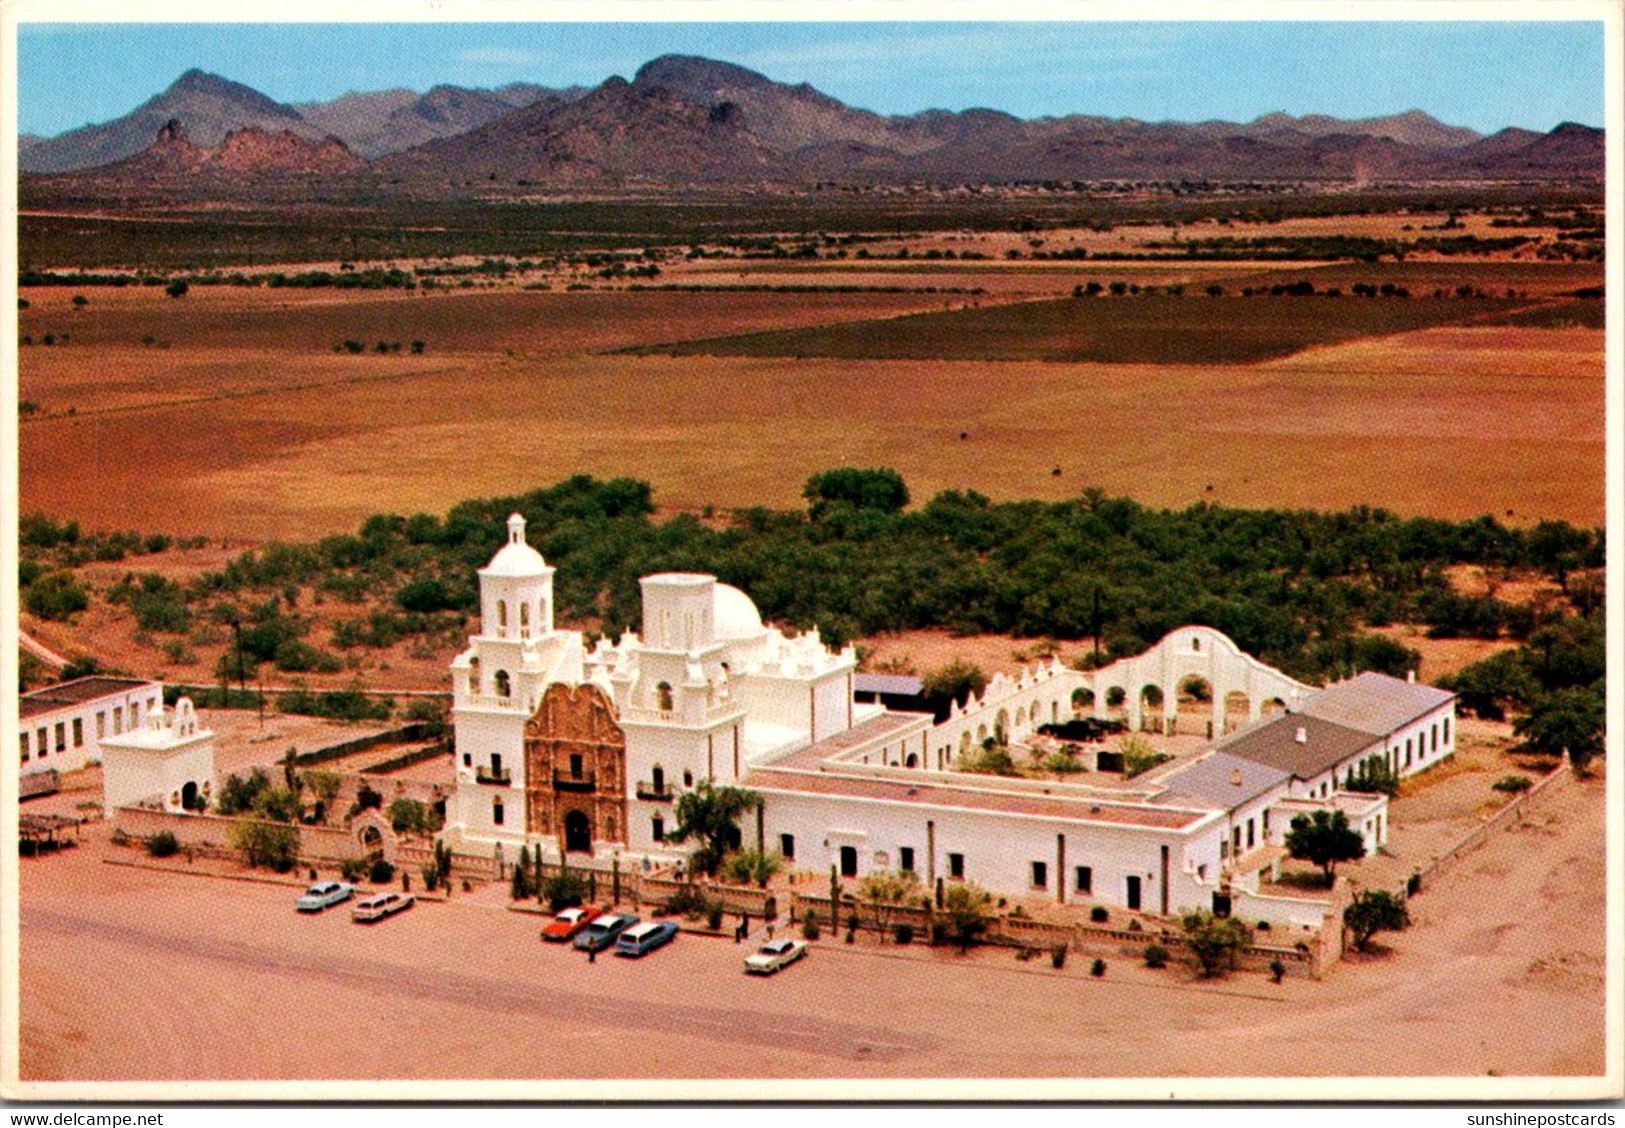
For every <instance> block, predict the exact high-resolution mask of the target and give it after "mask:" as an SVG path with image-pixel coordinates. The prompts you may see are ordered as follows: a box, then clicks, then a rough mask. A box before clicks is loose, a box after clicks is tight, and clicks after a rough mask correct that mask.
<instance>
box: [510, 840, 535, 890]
mask: <svg viewBox="0 0 1625 1128" xmlns="http://www.w3.org/2000/svg"><path fill="white" fill-rule="evenodd" d="M534 892H535V890H534V889H532V888H531V884H530V859H529V857H528V851H526V850H525V849H524V848H523V847H521V848H520V851H519V862H518V863H517V864H516V865H515V866H514V867H513V874H512V877H511V878H510V880H509V882H508V896H509V898H511V899H512V900H515V901H528V900H529V899H530V896H531V894H532V893H534Z"/></svg>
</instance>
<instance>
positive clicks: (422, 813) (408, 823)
mask: <svg viewBox="0 0 1625 1128" xmlns="http://www.w3.org/2000/svg"><path fill="white" fill-rule="evenodd" d="M388 816H389V825H390V826H391V827H392V828H393V829H394V831H395V833H396V834H434V833H436V832H437V831H439V829H440V827H441V825H442V820H441V818H440V816H439V815H438V814H437V813H435V809H434V808H433V807H431V806H430V805H429V804H427V803H425V802H423V801H421V800H418V799H408V798H407V797H406V796H404V795H403V796H401V797H400V798H399V799H396V800H394V801H392V802H391V803H390V804H389V811H388Z"/></svg>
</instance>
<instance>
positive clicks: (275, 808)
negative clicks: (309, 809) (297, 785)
mask: <svg viewBox="0 0 1625 1128" xmlns="http://www.w3.org/2000/svg"><path fill="white" fill-rule="evenodd" d="M253 809H254V813H255V814H258V815H261V816H263V817H265V818H268V819H270V820H271V821H272V822H283V823H286V822H294V821H296V820H297V819H298V818H299V815H300V814H301V813H302V811H303V809H304V805H303V804H302V803H301V802H300V801H299V796H298V795H297V794H296V793H295V792H294V791H293V790H292V789H291V788H287V787H266V788H263V789H261V790H260V792H259V793H258V794H256V795H255V796H254V804H253Z"/></svg>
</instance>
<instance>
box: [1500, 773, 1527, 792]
mask: <svg viewBox="0 0 1625 1128" xmlns="http://www.w3.org/2000/svg"><path fill="white" fill-rule="evenodd" d="M1533 786H1534V781H1533V780H1532V779H1530V778H1529V777H1528V776H1523V775H1516V774H1512V775H1504V776H1502V777H1501V778H1500V779H1498V780H1496V781H1495V782H1494V783H1492V784H1490V787H1491V788H1492V789H1494V790H1496V791H1503V792H1505V793H1507V794H1508V795H1516V794H1518V793H1519V792H1522V791H1528V790H1529V789H1530V788H1531V787H1533Z"/></svg>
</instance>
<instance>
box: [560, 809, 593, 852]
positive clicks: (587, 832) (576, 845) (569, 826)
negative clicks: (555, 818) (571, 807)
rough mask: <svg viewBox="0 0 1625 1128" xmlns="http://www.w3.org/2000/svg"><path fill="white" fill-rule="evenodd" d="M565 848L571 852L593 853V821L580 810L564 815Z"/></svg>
mask: <svg viewBox="0 0 1625 1128" xmlns="http://www.w3.org/2000/svg"><path fill="white" fill-rule="evenodd" d="M564 849H565V851H566V852H567V853H570V854H590V853H592V823H591V822H590V821H589V820H588V819H587V816H586V815H585V814H583V813H582V812H580V811H570V812H569V813H567V814H566V815H565V816H564Z"/></svg>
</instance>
